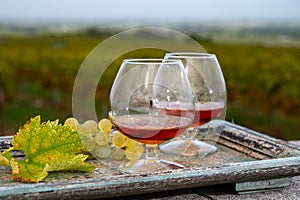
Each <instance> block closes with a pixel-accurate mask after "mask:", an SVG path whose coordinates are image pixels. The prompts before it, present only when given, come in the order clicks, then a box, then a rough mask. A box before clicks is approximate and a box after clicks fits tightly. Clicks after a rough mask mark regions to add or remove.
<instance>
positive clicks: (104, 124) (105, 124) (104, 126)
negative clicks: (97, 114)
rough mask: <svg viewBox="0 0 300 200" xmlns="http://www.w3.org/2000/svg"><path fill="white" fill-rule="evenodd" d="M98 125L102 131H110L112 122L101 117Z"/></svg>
mask: <svg viewBox="0 0 300 200" xmlns="http://www.w3.org/2000/svg"><path fill="white" fill-rule="evenodd" d="M98 126H99V128H100V129H101V130H102V131H104V132H106V133H109V132H110V130H111V128H112V123H111V122H110V121H109V120H108V119H101V120H100V121H99V123H98Z"/></svg>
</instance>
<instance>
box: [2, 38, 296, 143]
mask: <svg viewBox="0 0 300 200" xmlns="http://www.w3.org/2000/svg"><path fill="white" fill-rule="evenodd" d="M105 37H107V36H104V35H100V36H98V35H88V34H74V35H71V34H69V35H60V36H56V35H37V36H19V37H7V36H6V37H0V135H10V134H13V133H15V132H16V131H17V129H18V127H19V126H21V125H23V124H24V123H25V122H26V121H27V120H28V119H29V118H30V117H32V116H35V115H37V114H41V115H42V119H43V120H48V119H51V120H52V119H56V118H59V119H61V120H64V119H65V118H66V117H68V116H71V115H72V88H73V83H74V80H75V77H76V74H77V71H78V69H79V67H80V65H81V63H82V62H83V60H84V59H85V57H86V56H87V55H88V53H89V52H90V51H91V50H92V49H93V48H94V47H95V46H96V45H98V44H99V43H100V42H101V41H103V40H104V39H105ZM201 45H202V46H204V47H205V49H206V50H207V51H208V52H210V53H215V54H216V55H217V57H218V59H219V62H220V64H221V67H222V70H223V73H224V76H225V79H226V84H227V90H228V110H227V117H226V118H227V120H228V121H234V123H236V124H240V125H244V126H247V127H249V128H252V129H254V130H257V131H260V132H263V133H267V134H269V135H272V136H276V137H280V138H283V139H289V140H291V139H300V132H299V130H298V126H299V124H300V118H299V116H300V90H299V89H300V79H299V75H300V57H299V50H300V48H297V47H276V46H273V47H271V46H269V47H268V46H262V45H254V44H253V45H247V44H244V45H238V44H220V43H214V42H201ZM164 53H165V52H164V51H160V50H153V49H152V50H151V49H144V50H143V49H142V50H139V51H135V52H130V53H128V54H127V55H123V56H122V57H121V58H119V59H117V60H116V61H115V62H113V63H112V64H111V66H110V67H109V68H108V69H107V70H106V71H105V73H104V76H103V77H102V79H101V80H100V83H99V87H98V89H97V94H96V99H95V101H96V102H97V103H96V106H97V112H98V113H97V114H98V116H99V117H105V116H106V114H107V110H108V94H109V90H110V86H111V84H112V81H113V79H114V76H115V74H116V72H117V69H118V67H119V65H120V62H121V60H122V58H124V57H126V56H129V57H130V56H133V55H134V57H145V56H146V57H147V56H149V57H150V56H153V57H162V56H163V55H164Z"/></svg>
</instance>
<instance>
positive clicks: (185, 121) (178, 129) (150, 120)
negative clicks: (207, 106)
mask: <svg viewBox="0 0 300 200" xmlns="http://www.w3.org/2000/svg"><path fill="white" fill-rule="evenodd" d="M114 122H115V124H116V127H117V129H118V130H119V131H120V132H122V133H123V134H124V135H126V136H127V137H129V138H131V139H133V140H136V141H139V142H141V143H144V144H160V143H162V142H164V141H166V140H170V139H172V138H174V137H175V136H177V135H178V134H180V133H182V132H184V131H185V130H186V129H187V128H188V127H189V126H190V124H191V119H189V118H185V117H181V116H171V115H152V114H136V115H123V116H118V117H115V118H114Z"/></svg>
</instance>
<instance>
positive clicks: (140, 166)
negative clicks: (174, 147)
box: [119, 159, 184, 174]
mask: <svg viewBox="0 0 300 200" xmlns="http://www.w3.org/2000/svg"><path fill="white" fill-rule="evenodd" d="M183 168H184V166H183V165H181V164H179V163H175V162H172V161H167V160H148V159H140V160H138V161H135V162H132V161H131V162H127V163H123V164H122V165H121V166H120V168H119V169H120V170H121V171H123V172H125V173H138V174H141V173H142V174H144V173H151V172H158V171H167V170H174V169H183Z"/></svg>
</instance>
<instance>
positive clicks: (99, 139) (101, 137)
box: [94, 130, 109, 145]
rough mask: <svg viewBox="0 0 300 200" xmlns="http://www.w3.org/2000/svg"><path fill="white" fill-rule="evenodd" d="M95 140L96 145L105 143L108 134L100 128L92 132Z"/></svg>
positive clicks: (107, 139) (107, 140)
mask: <svg viewBox="0 0 300 200" xmlns="http://www.w3.org/2000/svg"><path fill="white" fill-rule="evenodd" d="M94 135H95V141H96V143H97V144H98V145H106V144H107V143H108V142H109V134H108V133H105V132H103V131H101V130H99V131H97V132H95V133H94Z"/></svg>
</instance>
